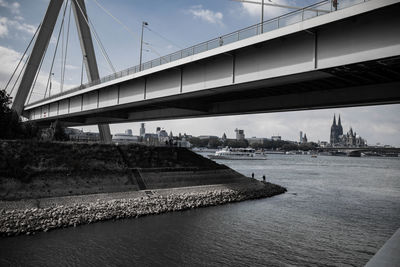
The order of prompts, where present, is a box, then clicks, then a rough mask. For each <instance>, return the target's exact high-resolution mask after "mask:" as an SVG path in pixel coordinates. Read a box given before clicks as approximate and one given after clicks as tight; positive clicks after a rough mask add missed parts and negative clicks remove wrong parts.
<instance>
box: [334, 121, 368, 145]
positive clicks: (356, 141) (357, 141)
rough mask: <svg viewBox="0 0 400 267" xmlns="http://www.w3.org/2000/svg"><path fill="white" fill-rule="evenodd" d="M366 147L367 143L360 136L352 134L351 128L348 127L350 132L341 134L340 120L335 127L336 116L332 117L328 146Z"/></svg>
mask: <svg viewBox="0 0 400 267" xmlns="http://www.w3.org/2000/svg"><path fill="white" fill-rule="evenodd" d="M366 145H367V141H366V140H364V139H363V138H361V136H359V135H357V133H356V132H353V128H352V127H350V130H349V131H348V132H347V133H346V134H343V127H342V123H341V120H340V115H339V120H338V124H337V125H336V116H335V115H333V123H332V126H331V134H330V146H333V147H334V146H339V147H340V146H344V147H363V146H366Z"/></svg>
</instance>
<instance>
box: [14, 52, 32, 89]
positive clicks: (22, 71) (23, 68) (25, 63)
mask: <svg viewBox="0 0 400 267" xmlns="http://www.w3.org/2000/svg"><path fill="white" fill-rule="evenodd" d="M30 57H31V56H30V55H29V56H28V58H27V59H26V61H25V62H24V65H23V66H22V69H21V71H20V72H19V74H18V77H17V79H16V80H15V82H14V85H13V87H12V88H11V91H10V95H11V94H12V92H13V91H14V88H15V85H17V82H18V80H19V77H20V76H21V74H22V73H24V70H25V67H26V65H27V64H28V61H29V58H30Z"/></svg>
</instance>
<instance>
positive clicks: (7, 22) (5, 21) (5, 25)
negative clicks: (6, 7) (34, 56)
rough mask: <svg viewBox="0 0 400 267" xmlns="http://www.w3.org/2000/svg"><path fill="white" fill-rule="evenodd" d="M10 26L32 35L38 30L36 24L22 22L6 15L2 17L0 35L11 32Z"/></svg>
mask: <svg viewBox="0 0 400 267" xmlns="http://www.w3.org/2000/svg"><path fill="white" fill-rule="evenodd" d="M0 1H1V0H0ZM9 28H12V29H14V30H17V31H20V32H24V33H27V34H30V35H33V34H34V33H35V31H36V27H35V26H33V25H30V24H27V23H25V22H22V21H21V20H12V19H9V18H6V17H0V37H7V36H8V34H9Z"/></svg>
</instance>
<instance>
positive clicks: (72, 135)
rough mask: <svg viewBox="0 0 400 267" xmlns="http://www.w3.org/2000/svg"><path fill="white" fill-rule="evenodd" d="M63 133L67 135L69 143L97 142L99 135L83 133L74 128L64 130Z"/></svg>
mask: <svg viewBox="0 0 400 267" xmlns="http://www.w3.org/2000/svg"><path fill="white" fill-rule="evenodd" d="M64 132H65V134H66V135H68V137H69V140H70V141H75V142H99V141H100V134H99V133H91V132H84V131H82V130H78V129H74V128H65V129H64Z"/></svg>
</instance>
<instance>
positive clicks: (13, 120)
mask: <svg viewBox="0 0 400 267" xmlns="http://www.w3.org/2000/svg"><path fill="white" fill-rule="evenodd" d="M11 99H12V98H11V96H10V95H9V94H7V92H6V91H5V90H0V139H6V140H15V139H31V140H41V139H43V137H44V136H45V137H47V140H55V141H68V135H66V134H65V132H64V129H63V128H62V126H61V123H59V122H57V121H56V122H55V123H54V124H52V126H51V127H50V129H47V130H46V131H45V132H44V134H43V131H41V130H40V129H39V128H38V127H37V126H36V124H35V123H34V122H31V121H25V122H22V120H21V117H20V116H19V115H18V113H17V112H16V111H15V110H13V109H12V108H10V104H11Z"/></svg>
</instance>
